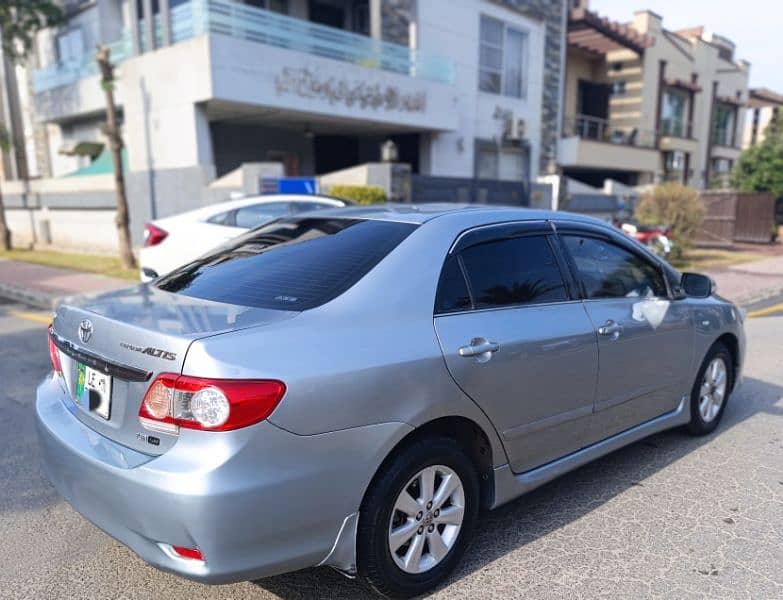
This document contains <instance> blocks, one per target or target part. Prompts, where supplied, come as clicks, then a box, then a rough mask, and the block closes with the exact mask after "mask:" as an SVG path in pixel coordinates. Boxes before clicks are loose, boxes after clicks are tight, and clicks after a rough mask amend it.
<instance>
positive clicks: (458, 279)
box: [435, 256, 471, 314]
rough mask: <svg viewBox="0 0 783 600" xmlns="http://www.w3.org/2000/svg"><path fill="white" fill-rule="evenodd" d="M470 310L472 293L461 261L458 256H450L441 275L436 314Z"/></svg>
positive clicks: (436, 300)
mask: <svg viewBox="0 0 783 600" xmlns="http://www.w3.org/2000/svg"><path fill="white" fill-rule="evenodd" d="M470 308H471V303H470V293H469V292H468V285H467V283H466V282H465V277H463V275H462V269H460V266H459V259H458V258H457V257H456V256H450V257H449V258H448V259H446V264H445V265H443V271H442V272H441V274H440V281H439V282H438V295H437V297H436V299H435V314H443V313H449V312H457V311H460V310H468V309H470Z"/></svg>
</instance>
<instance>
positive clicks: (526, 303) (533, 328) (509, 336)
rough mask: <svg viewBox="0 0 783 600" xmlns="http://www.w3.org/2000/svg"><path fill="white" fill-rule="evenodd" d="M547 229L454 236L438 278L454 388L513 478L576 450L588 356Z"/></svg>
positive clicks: (586, 400) (590, 378)
mask: <svg viewBox="0 0 783 600" xmlns="http://www.w3.org/2000/svg"><path fill="white" fill-rule="evenodd" d="M570 284H571V281H570V278H569V275H568V273H567V269H566V267H565V263H564V262H563V261H562V257H561V255H560V254H559V251H558V249H557V247H556V244H555V241H554V236H553V235H552V229H551V227H550V226H549V225H548V224H547V223H535V224H530V223H521V224H504V225H500V226H494V227H489V228H487V227H483V228H480V229H477V230H474V231H473V232H468V233H467V234H466V235H464V236H462V237H461V238H460V240H459V241H458V242H457V243H456V244H455V246H454V248H453V249H452V251H451V252H450V253H449V255H448V257H447V260H446V262H445V264H444V267H443V271H442V273H441V279H440V282H439V286H438V296H437V301H436V307H435V329H436V332H437V335H438V339H439V341H440V344H441V348H442V351H443V355H444V357H445V360H446V365H447V367H448V369H449V371H450V373H451V375H452V377H453V378H454V380H455V381H456V383H457V384H458V385H459V386H460V388H461V389H462V390H463V391H464V392H465V393H466V394H467V395H468V396H470V397H471V398H472V399H473V400H474V401H475V402H476V403H477V404H478V405H479V406H480V407H481V408H482V410H483V411H484V412H485V413H486V414H487V416H488V417H489V418H490V419H491V421H492V422H493V423H494V425H495V427H496V429H497V430H498V431H499V433H500V435H501V438H502V440H503V443H504V445H505V447H506V451H507V452H508V456H509V459H510V463H511V467H512V469H513V470H514V471H515V472H524V471H527V470H530V469H532V468H534V467H537V466H539V465H542V464H544V463H547V462H550V461H552V460H554V459H556V458H559V457H561V456H564V455H566V454H569V453H571V452H574V451H576V450H579V449H580V448H582V447H583V445H584V442H585V439H586V437H587V433H588V427H589V422H590V418H591V415H592V410H593V397H594V392H595V386H596V377H597V367H598V354H597V343H596V336H595V331H594V329H593V326H592V324H591V322H590V319H588V317H587V314H586V313H585V310H584V307H583V305H582V303H581V302H580V301H579V300H578V299H576V297H575V296H574V295H573V290H572V288H571V285H570Z"/></svg>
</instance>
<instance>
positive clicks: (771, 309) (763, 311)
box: [745, 303, 783, 319]
mask: <svg viewBox="0 0 783 600" xmlns="http://www.w3.org/2000/svg"><path fill="white" fill-rule="evenodd" d="M777 312H783V303H780V304H775V305H774V306H768V307H767V308H760V309H758V310H753V311H750V312H749V313H748V314H747V315H745V316H746V317H749V318H751V319H752V318H754V317H766V316H767V315H773V314H775V313H777Z"/></svg>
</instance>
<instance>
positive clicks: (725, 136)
mask: <svg viewBox="0 0 783 600" xmlns="http://www.w3.org/2000/svg"><path fill="white" fill-rule="evenodd" d="M712 144H713V146H723V147H725V148H733V147H735V146H736V145H737V144H736V143H735V141H734V130H733V128H730V127H716V128H715V129H714V130H713V132H712Z"/></svg>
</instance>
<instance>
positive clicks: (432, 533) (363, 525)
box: [357, 437, 480, 598]
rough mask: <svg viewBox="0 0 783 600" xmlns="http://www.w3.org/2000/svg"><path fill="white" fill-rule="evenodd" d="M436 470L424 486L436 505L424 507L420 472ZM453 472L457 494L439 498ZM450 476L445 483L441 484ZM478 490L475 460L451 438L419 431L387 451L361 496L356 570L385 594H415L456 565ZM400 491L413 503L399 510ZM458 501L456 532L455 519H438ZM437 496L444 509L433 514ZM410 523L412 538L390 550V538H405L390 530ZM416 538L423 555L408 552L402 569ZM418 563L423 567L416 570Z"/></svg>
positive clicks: (423, 474) (468, 535) (452, 510)
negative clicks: (409, 440) (421, 435)
mask: <svg viewBox="0 0 783 600" xmlns="http://www.w3.org/2000/svg"><path fill="white" fill-rule="evenodd" d="M433 472H434V476H433V478H432V481H433V485H430V486H429V487H430V488H432V489H433V490H434V492H435V493H432V494H429V496H432V497H433V501H434V502H435V504H432V502H430V504H432V506H431V507H430V508H427V502H429V501H428V500H427V498H428V497H429V496H427V494H426V490H422V486H425V487H426V485H427V484H424V483H423V482H424V478H425V477H427V478H428V479H429V475H430V474H432V473H433ZM452 475H456V476H457V478H458V480H457V481H458V483H459V484H460V485H461V493H460V492H459V490H457V491H456V492H453V493H452V495H450V496H449V500H447V501H445V502H443V498H442V497H439V496H438V494H437V492H438V491H442V492H443V491H444V490H447V489H450V487H451V486H452V485H453V484H454V481H455V480H454V479H453V477H452ZM447 481H448V485H445V486H444V482H447ZM441 486H443V487H441ZM479 492H480V489H479V479H478V474H477V469H476V466H475V464H474V462H473V461H472V460H471V458H470V457H469V456H468V454H467V453H466V452H465V450H464V449H463V448H462V447H461V446H460V445H459V444H458V443H457V442H456V441H455V440H453V439H450V438H447V437H427V438H421V439H419V440H416V441H414V442H413V443H411V444H410V445H408V446H406V447H404V448H403V449H402V450H401V451H399V452H397V453H396V454H394V455H392V456H391V457H390V458H389V459H388V460H387V461H386V462H385V463H384V464H383V466H382V467H381V469H380V470H379V472H378V474H377V475H376V478H375V479H374V480H373V482H372V483H371V485H370V488H369V489H368V491H367V493H366V495H365V498H364V501H363V502H362V507H361V511H360V513H359V526H358V531H357V558H358V570H359V574H360V575H361V576H362V577H363V578H364V579H365V580H366V581H367V582H368V583H369V584H370V585H371V586H372V587H373V588H374V589H375V591H376V592H378V593H379V594H381V595H383V596H386V597H390V598H410V597H413V596H418V595H420V594H423V593H425V592H427V591H429V590H431V589H432V588H434V587H435V586H437V585H438V584H439V583H440V582H442V581H443V580H444V579H445V578H446V577H447V576H448V575H449V574H450V573H451V572H452V571H453V570H454V568H455V567H456V565H457V564H458V563H459V561H460V559H461V558H462V555H463V554H464V553H465V551H466V549H467V547H468V544H469V543H470V538H471V536H472V534H473V528H474V527H475V523H476V519H477V517H478V512H479ZM444 493H445V492H444ZM403 494H406V495H407V498H410V499H411V500H413V501H414V502H416V503H417V504H416V505H411V506H413V509H409V510H408V511H407V512H404V511H400V510H399V509H398V507H399V506H401V505H405V504H406V503H405V501H404V496H403ZM442 495H443V494H441V496H442ZM407 498H405V499H407ZM460 502H461V503H462V504H463V506H462V507H461V508H462V520H461V524H460V525H459V527H458V530H457V531H456V533H455V531H454V527H455V525H453V524H449V525H446V524H444V523H443V522H441V521H440V520H439V519H449V520H455V519H454V517H455V515H457V514H458V512H459V509H460V507H459V504H460ZM438 503H440V508H442V509H443V515H440V516H438V517H434V516H433V515H435V514H436V513H439V510H440V509H439V508H438ZM417 507H419V508H421V510H420V511H419V513H421V514H418V513H417V514H411V513H413V511H414V510H418V508H417ZM425 513H426V514H425ZM409 515H410V516H409ZM407 527H415V532H414V533H412V535H411V537H410V542H409V543H408V544H405V543H403V544H402V546H401V547H400V548H399V549H398V550H396V551H394V552H393V551H392V545H396V543H397V542H398V541H399V539H402V537H401V538H399V539H398V538H396V537H393V536H394V535H397V533H396V532H399V531H403V532H404V533H403V534H402V535H403V536H404V535H408V532H409V531H410V530H409V529H406V528H407ZM430 541H432V545H430ZM441 544H443V545H441ZM414 545H415V546H414ZM419 545H420V546H421V548H422V549H421V550H420V555H421V557H422V558H421V559H411V562H410V565H409V567H408V569H409V570H408V571H407V572H406V570H405V568H404V566H403V564H402V563H406V562H407V561H406V559H407V557H408V556H409V555H410V556H415V554H416V552H415V550H416V548H419ZM447 547H448V550H447V551H445V550H446V548H447ZM433 561H435V562H433ZM428 564H429V565H431V566H427V565H428ZM425 567H426V568H425ZM417 568H420V572H415V571H416V569H417ZM411 571H414V572H411Z"/></svg>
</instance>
